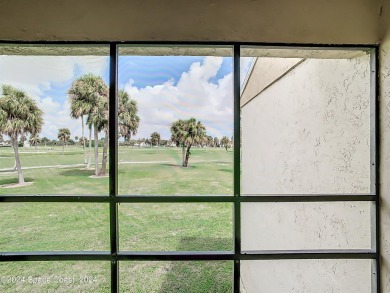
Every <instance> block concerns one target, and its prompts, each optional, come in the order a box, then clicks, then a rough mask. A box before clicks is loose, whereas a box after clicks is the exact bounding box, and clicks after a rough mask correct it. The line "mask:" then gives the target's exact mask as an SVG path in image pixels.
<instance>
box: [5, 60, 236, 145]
mask: <svg viewBox="0 0 390 293" xmlns="http://www.w3.org/2000/svg"><path fill="white" fill-rule="evenodd" d="M222 62H223V58H221V57H206V58H205V59H204V60H203V62H194V63H193V64H192V65H191V67H190V69H189V70H188V71H187V72H183V73H182V75H181V77H180V79H179V81H178V82H177V84H175V83H174V80H167V81H166V82H165V83H163V84H160V85H155V86H147V87H144V88H137V87H135V86H134V83H133V81H132V80H130V81H129V82H128V83H127V84H126V86H125V90H126V91H128V92H129V94H130V95H131V96H132V97H133V98H134V99H136V100H137V101H138V109H139V115H140V118H141V123H140V128H139V130H138V135H137V137H149V136H150V134H151V133H152V132H154V131H158V132H160V133H161V135H162V137H163V138H169V137H170V126H171V124H172V122H173V121H175V120H177V119H188V118H190V117H195V118H197V119H199V120H200V121H202V123H203V124H204V125H205V126H206V128H207V131H208V134H209V135H212V136H218V137H221V136H223V135H228V136H231V135H232V115H233V88H232V86H233V83H232V74H231V73H229V74H227V75H226V76H224V77H222V78H221V79H219V80H218V81H217V82H216V83H212V82H211V81H210V80H211V79H215V77H216V76H217V73H218V70H219V69H220V67H221V65H222ZM107 67H108V58H106V57H92V56H80V57H47V56H44V57H37V56H0V84H11V85H13V86H15V87H17V88H20V89H23V90H25V91H26V92H27V93H28V94H29V95H30V96H32V97H33V98H34V99H36V100H37V102H38V104H39V106H40V108H41V109H42V110H43V111H44V120H45V125H44V127H43V130H42V133H41V135H40V136H41V137H43V136H46V137H48V138H50V139H53V138H56V137H57V134H58V129H59V128H63V127H66V128H69V129H70V131H71V137H72V138H74V136H76V135H77V136H81V121H80V119H79V120H75V119H71V118H70V115H69V104H68V101H67V97H66V92H64V93H58V94H57V93H55V94H53V95H50V96H48V95H47V93H46V92H45V91H47V90H50V89H52V88H53V85H56V86H64V85H66V86H68V85H70V82H71V81H73V80H74V78H75V77H76V74H77V73H78V74H83V73H88V72H92V73H94V74H98V75H102V74H103V72H104V70H107ZM62 94H63V96H61V95H62ZM85 136H88V132H87V129H86V130H85Z"/></svg>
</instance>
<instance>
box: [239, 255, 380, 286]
mask: <svg viewBox="0 0 390 293" xmlns="http://www.w3.org/2000/svg"><path fill="white" fill-rule="evenodd" d="M241 275H242V280H241V292H242V293H255V292H256V293H258V292H261V293H262V292H264V293H330V292H332V293H369V292H371V261H370V260H353V259H351V260H276V261H275V260H274V261H270V260H266V261H243V262H242V266H241ZM383 292H388V291H383Z"/></svg>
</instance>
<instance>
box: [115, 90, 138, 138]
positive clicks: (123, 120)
mask: <svg viewBox="0 0 390 293" xmlns="http://www.w3.org/2000/svg"><path fill="white" fill-rule="evenodd" d="M137 112H138V106H137V102H136V101H135V100H133V99H131V98H130V96H129V94H128V93H127V92H126V91H125V90H123V89H122V90H120V91H119V93H118V126H119V134H120V135H121V136H122V137H124V139H125V141H130V139H131V136H132V135H136V134H137V130H138V126H139V122H140V119H139V117H138V115H137Z"/></svg>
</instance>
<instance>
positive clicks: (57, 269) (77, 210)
mask: <svg viewBox="0 0 390 293" xmlns="http://www.w3.org/2000/svg"><path fill="white" fill-rule="evenodd" d="M20 150H21V161H22V166H23V168H26V169H25V170H24V174H25V177H26V179H27V181H29V182H33V183H32V185H29V186H24V187H18V188H4V187H0V194H69V195H70V194H76V195H83V194H99V195H105V194H107V190H108V179H107V178H91V177H90V176H91V175H93V170H85V168H84V166H83V165H82V163H83V153H82V149H81V148H80V147H68V148H66V149H65V153H64V154H61V149H60V148H54V149H47V148H46V149H45V148H43V147H42V148H38V152H37V153H36V152H35V150H34V149H26V150H24V148H21V149H20ZM191 153H192V155H191V158H190V162H189V163H190V167H189V168H181V167H180V158H181V150H179V149H176V148H159V149H157V148H153V149H143V148H131V147H121V148H120V149H119V172H118V173H119V193H120V194H141V195H142V194H145V195H146V194H159V195H167V196H169V195H173V194H183V195H185V194H194V195H195V194H200V195H205V194H211V195H222V194H225V195H226V194H232V152H229V153H227V152H226V151H224V150H223V149H207V150H205V149H194V150H192V152H191ZM13 164H14V159H13V152H12V149H10V148H0V169H1V170H2V171H1V172H0V185H3V186H4V185H8V184H10V183H16V182H17V180H16V177H17V176H16V173H15V172H13V173H10V172H6V171H5V170H3V169H7V168H12V167H13ZM80 164H81V165H80ZM58 165H61V166H60V167H58ZM64 165H66V166H64ZM28 167H39V168H33V169H29V168H28ZM92 167H93V166H92ZM108 216H109V208H108V204H97V203H94V204H88V203H1V204H0V251H35V250H38V251H50V250H57V251H63V250H72V251H75V250H76V251H77V250H89V251H92V250H97V251H104V250H106V251H107V250H109V219H108ZM232 230H233V227H232V205H231V204H229V203H162V204H156V203H137V204H129V203H126V204H125V203H122V204H120V205H119V235H120V238H119V240H120V249H121V250H127V251H128V250H134V251H141V250H149V251H158V250H162V251H186V250H232V242H233V239H232ZM109 276H110V263H107V262H101V261H96V262H95V261H92V262H55V263H52V262H20V263H0V277H6V278H3V279H0V292H16V291H17V292H42V291H43V292H109V288H110V282H109ZM11 277H14V278H11ZM16 277H19V278H18V279H17V278H16ZM23 277H24V278H23ZM39 277H41V279H39ZM48 280H49V282H47V281H48ZM231 280H232V263H231V262H221V261H219V262H141V261H140V262H122V263H120V285H121V291H122V292H161V293H162V292H231ZM45 281H46V282H45Z"/></svg>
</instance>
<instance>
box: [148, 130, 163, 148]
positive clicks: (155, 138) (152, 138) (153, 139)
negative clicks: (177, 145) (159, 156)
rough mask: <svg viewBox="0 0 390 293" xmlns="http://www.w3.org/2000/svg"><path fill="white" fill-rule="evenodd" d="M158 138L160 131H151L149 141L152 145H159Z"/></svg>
mask: <svg viewBox="0 0 390 293" xmlns="http://www.w3.org/2000/svg"><path fill="white" fill-rule="evenodd" d="M160 139H161V136H160V133H158V132H153V133H152V134H151V135H150V142H151V144H152V146H153V145H157V146H158V145H160Z"/></svg>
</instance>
